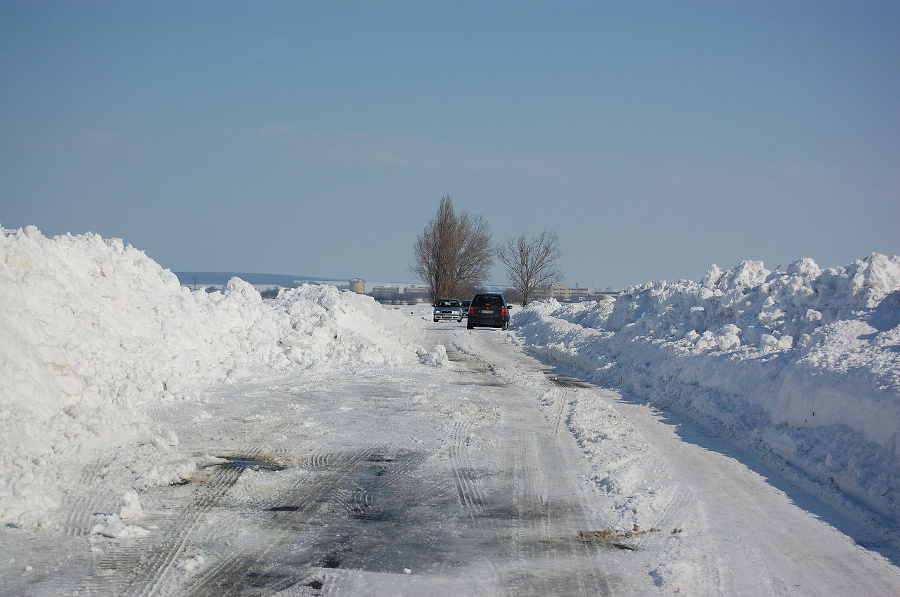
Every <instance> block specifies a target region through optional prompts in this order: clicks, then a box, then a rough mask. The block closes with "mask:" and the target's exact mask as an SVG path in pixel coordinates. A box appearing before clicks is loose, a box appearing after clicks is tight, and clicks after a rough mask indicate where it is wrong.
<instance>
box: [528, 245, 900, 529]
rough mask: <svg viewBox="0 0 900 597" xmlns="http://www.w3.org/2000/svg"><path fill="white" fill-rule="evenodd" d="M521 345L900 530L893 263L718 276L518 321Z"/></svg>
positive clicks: (898, 346)
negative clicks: (835, 492)
mask: <svg viewBox="0 0 900 597" xmlns="http://www.w3.org/2000/svg"><path fill="white" fill-rule="evenodd" d="M515 329H516V331H517V333H518V335H519V336H520V337H521V339H522V341H524V342H525V343H527V345H528V346H529V347H530V348H531V349H533V350H534V351H535V352H537V353H540V354H541V355H542V356H544V357H548V358H550V359H552V360H553V361H555V362H557V363H559V364H561V365H563V366H565V367H567V368H570V369H573V370H578V371H580V372H582V373H583V374H584V375H586V376H587V377H588V378H590V379H592V380H593V381H595V382H597V383H601V384H606V385H610V386H615V387H620V388H622V389H624V390H627V391H630V392H631V393H633V394H634V395H635V396H637V397H640V398H643V399H647V400H650V401H651V402H653V403H656V404H659V405H662V406H671V407H673V408H676V409H677V410H679V411H681V412H684V413H687V414H689V415H691V416H692V417H693V418H695V419H697V420H698V421H700V422H704V423H707V424H710V425H712V426H714V427H715V428H717V429H718V430H720V431H723V432H725V433H729V434H731V436H732V437H733V438H735V439H736V440H738V441H739V442H740V443H741V444H743V445H744V446H746V447H752V448H755V449H762V450H763V451H768V453H769V454H771V453H774V454H777V455H778V456H779V457H780V458H781V459H783V460H784V461H786V462H787V463H789V464H790V465H792V466H793V467H797V468H799V469H801V470H802V471H804V472H805V473H806V474H807V475H809V476H810V477H812V478H813V479H816V480H818V481H821V482H822V483H824V484H834V485H836V486H837V487H839V488H840V489H841V491H843V492H844V494H845V495H848V496H851V497H853V498H856V499H858V500H860V501H862V502H864V503H865V504H867V505H868V506H869V507H871V508H873V509H874V510H875V511H877V512H880V513H881V514H882V515H886V516H888V517H890V518H893V519H894V520H895V521H897V520H900V456H898V452H900V439H898V436H900V257H886V256H884V255H878V254H872V255H870V256H868V257H867V258H865V259H863V260H860V261H857V262H855V263H853V264H851V265H848V266H846V267H840V268H834V269H827V270H822V269H820V268H819V267H818V266H817V265H816V264H815V263H814V262H813V261H812V260H810V259H801V260H798V261H796V262H795V263H793V264H791V266H790V267H788V268H787V271H783V272H781V271H779V272H770V271H768V270H766V269H765V268H764V267H763V264H762V263H761V262H756V261H748V262H744V263H742V264H741V265H739V266H738V267H736V268H734V269H731V270H727V271H723V270H721V269H719V268H718V267H716V266H713V267H712V268H711V269H710V270H709V272H708V273H707V275H706V276H705V277H704V279H703V280H702V281H700V282H692V281H684V280H683V281H679V282H677V283H674V284H669V283H666V282H664V281H663V282H658V283H654V284H648V285H645V286H642V287H637V288H629V289H628V290H626V291H625V292H624V293H623V294H621V295H619V296H618V297H616V298H615V299H613V298H608V299H607V300H605V301H603V302H600V303H580V304H566V305H562V304H559V303H557V302H556V301H552V300H551V301H542V302H539V303H534V304H532V305H529V306H528V307H527V308H525V309H523V310H522V311H520V312H519V314H518V315H517V317H516V321H515Z"/></svg>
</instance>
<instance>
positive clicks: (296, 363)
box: [0, 226, 419, 525]
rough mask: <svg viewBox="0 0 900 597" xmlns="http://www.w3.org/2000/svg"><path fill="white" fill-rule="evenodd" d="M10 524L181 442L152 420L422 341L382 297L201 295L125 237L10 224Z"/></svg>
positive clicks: (0, 245)
mask: <svg viewBox="0 0 900 597" xmlns="http://www.w3.org/2000/svg"><path fill="white" fill-rule="evenodd" d="M0 231H2V234H0V522H2V523H4V524H14V525H34V524H40V523H41V522H42V521H43V517H44V515H45V514H44V513H45V512H47V511H48V510H51V509H53V508H55V507H56V506H58V505H59V503H60V500H61V499H62V490H63V488H64V487H65V484H66V483H67V482H68V481H70V480H71V479H68V480H67V476H68V475H77V471H78V469H79V468H80V467H79V466H77V464H78V463H80V462H84V461H86V460H88V459H90V458H91V457H92V455H94V454H96V453H97V451H98V450H101V449H105V448H108V447H111V446H114V445H118V444H120V443H122V442H124V441H129V440H141V441H144V440H146V441H152V442H154V444H159V445H167V444H173V443H177V441H178V440H177V437H175V436H174V435H173V434H171V433H169V432H167V431H166V430H165V429H160V428H158V427H157V426H155V425H154V424H153V423H152V421H151V419H150V417H149V416H148V410H149V409H151V408H153V407H154V406H156V405H159V404H161V403H166V402H172V401H177V400H191V399H200V398H201V396H202V394H201V390H202V389H203V388H205V387H208V386H209V385H211V384H218V383H229V382H232V381H235V380H238V379H240V378H241V377H243V376H245V375H249V374H251V373H252V374H259V373H266V372H272V373H278V372H288V371H311V370H317V369H320V368H326V367H335V366H341V367H349V368H351V369H352V368H353V367H370V366H373V365H383V364H386V365H393V364H399V363H401V362H402V361H404V360H407V361H415V360H416V359H417V355H416V352H415V350H416V345H415V341H416V340H418V333H419V332H418V331H417V330H416V328H414V327H413V326H411V325H410V322H409V321H408V320H407V319H406V318H404V317H402V316H400V315H399V314H397V313H393V312H389V311H386V310H384V309H382V308H381V307H380V306H379V305H378V304H377V303H375V301H373V300H372V299H371V298H369V297H364V296H360V295H356V294H352V293H348V292H340V291H339V290H338V289H337V288H334V287H331V286H303V287H301V288H297V289H293V290H289V291H285V292H282V293H281V295H280V296H279V297H278V298H277V299H274V300H271V301H268V300H267V301H264V300H263V299H262V298H261V297H260V295H259V293H258V292H257V291H256V290H255V289H254V288H253V287H252V286H250V285H249V284H247V283H246V282H244V281H242V280H239V279H237V278H234V279H232V280H231V281H230V282H229V283H228V285H227V287H226V288H225V290H224V292H222V293H219V292H215V293H209V294H208V293H206V292H205V291H198V292H192V291H191V290H189V289H188V288H185V287H182V286H180V285H179V283H178V279H177V278H176V277H175V275H174V274H173V273H171V272H170V271H168V270H165V269H163V268H162V267H160V266H159V265H158V264H157V263H156V262H154V261H153V260H152V259H150V258H149V257H147V255H146V254H145V253H144V252H143V251H140V250H138V249H135V248H133V247H131V246H126V245H125V244H124V243H123V242H122V241H121V240H119V239H106V240H104V239H103V238H101V237H100V236H97V235H94V234H86V235H79V236H71V235H66V236H60V237H56V238H53V239H49V238H46V237H45V236H43V235H42V234H41V232H40V231H39V230H38V229H37V228H35V227H33V226H29V227H27V228H25V229H24V230H23V229H20V230H6V229H3V228H0Z"/></svg>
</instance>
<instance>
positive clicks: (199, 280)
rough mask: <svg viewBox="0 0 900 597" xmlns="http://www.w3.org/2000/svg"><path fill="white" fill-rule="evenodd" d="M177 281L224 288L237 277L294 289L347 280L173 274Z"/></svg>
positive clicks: (192, 284) (342, 282)
mask: <svg viewBox="0 0 900 597" xmlns="http://www.w3.org/2000/svg"><path fill="white" fill-rule="evenodd" d="M174 273H175V275H176V276H178V281H179V282H181V283H182V284H183V285H185V286H194V285H195V284H196V286H197V288H204V287H207V286H224V285H225V284H227V283H228V280H230V279H231V278H234V277H237V278H240V279H241V280H243V281H245V282H248V283H250V284H253V285H254V286H281V287H282V288H295V287H297V286H300V285H301V284H303V283H304V282H336V283H339V284H348V283H349V280H334V279H330V278H313V277H309V276H287V275H283V274H250V273H240V272H174Z"/></svg>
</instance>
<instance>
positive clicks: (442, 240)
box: [412, 195, 494, 303]
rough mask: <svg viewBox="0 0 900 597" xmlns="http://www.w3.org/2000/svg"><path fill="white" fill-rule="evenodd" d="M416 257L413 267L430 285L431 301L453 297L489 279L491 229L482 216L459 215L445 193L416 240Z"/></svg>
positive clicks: (491, 259) (462, 213) (492, 262)
mask: <svg viewBox="0 0 900 597" xmlns="http://www.w3.org/2000/svg"><path fill="white" fill-rule="evenodd" d="M415 259H416V261H415V264H414V265H413V266H412V270H413V272H415V273H416V274H417V275H418V276H419V278H420V279H421V280H422V281H423V282H424V283H425V284H427V285H428V287H429V289H430V291H431V302H432V303H434V302H435V301H436V300H437V299H439V298H453V297H454V296H455V295H456V294H457V293H459V292H462V291H463V290H465V289H466V288H470V287H473V286H481V285H482V284H483V283H484V281H485V280H486V279H487V276H488V272H489V271H490V269H491V266H492V265H493V264H494V256H493V253H492V249H491V232H490V229H489V228H488V225H487V223H486V222H485V221H484V219H483V218H482V217H481V216H473V215H470V214H468V213H466V212H461V213H460V214H459V215H457V214H456V212H455V211H454V210H453V201H452V200H451V199H450V196H449V195H444V196H443V197H441V203H440V205H439V206H438V212H437V214H436V215H435V216H434V218H433V219H432V220H431V221H430V222H429V223H428V225H427V226H425V229H424V230H423V231H422V234H421V235H420V236H419V237H418V238H417V239H416V244H415Z"/></svg>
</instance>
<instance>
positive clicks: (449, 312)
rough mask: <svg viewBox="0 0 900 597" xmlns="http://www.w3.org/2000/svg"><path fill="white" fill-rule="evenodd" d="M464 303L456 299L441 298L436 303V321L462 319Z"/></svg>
mask: <svg viewBox="0 0 900 597" xmlns="http://www.w3.org/2000/svg"><path fill="white" fill-rule="evenodd" d="M462 318H463V316H462V305H460V304H459V301H458V300H456V299H440V300H439V301H438V302H436V303H435V304H434V321H435V323H437V322H438V321H445V320H450V319H455V320H456V321H462Z"/></svg>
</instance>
